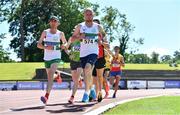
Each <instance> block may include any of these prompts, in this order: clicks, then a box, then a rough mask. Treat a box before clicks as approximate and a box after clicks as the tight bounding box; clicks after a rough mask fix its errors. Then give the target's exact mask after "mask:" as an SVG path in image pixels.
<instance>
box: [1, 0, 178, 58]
mask: <svg viewBox="0 0 180 115" xmlns="http://www.w3.org/2000/svg"><path fill="white" fill-rule="evenodd" d="M89 1H91V2H92V3H98V4H100V8H103V7H105V6H113V7H114V8H118V10H119V11H120V12H121V13H124V14H126V15H127V19H128V21H129V22H130V23H131V24H133V25H134V26H135V27H136V28H135V31H134V33H133V34H132V35H131V37H132V38H140V37H143V38H144V39H145V41H144V45H142V46H140V47H139V48H140V51H139V52H138V53H147V54H148V55H150V54H151V52H152V51H156V52H158V53H160V55H165V54H170V55H172V54H173V52H174V51H175V50H179V49H180V0H89ZM3 32H5V33H6V32H8V24H7V23H3V24H0V33H3ZM7 36H8V37H7V40H5V41H4V42H3V43H9V42H8V41H9V40H10V39H11V37H10V35H7ZM112 45H113V46H114V45H119V43H118V42H117V41H114V42H113V44H112ZM131 47H133V46H131ZM4 48H8V45H5V46H4ZM11 57H13V58H15V55H14V54H12V55H11Z"/></svg>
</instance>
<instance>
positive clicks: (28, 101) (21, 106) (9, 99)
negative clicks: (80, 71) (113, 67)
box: [0, 89, 180, 115]
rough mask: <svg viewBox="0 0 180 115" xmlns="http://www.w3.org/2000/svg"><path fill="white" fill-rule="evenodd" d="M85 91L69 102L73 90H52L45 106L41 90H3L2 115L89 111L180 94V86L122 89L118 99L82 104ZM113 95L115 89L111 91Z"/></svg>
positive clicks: (0, 111) (80, 112)
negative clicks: (133, 100) (141, 99)
mask: <svg viewBox="0 0 180 115" xmlns="http://www.w3.org/2000/svg"><path fill="white" fill-rule="evenodd" d="M83 92H84V91H83V90H78V92H77V95H76V97H75V103H74V104H68V103H67V100H68V99H69V97H70V95H71V91H70V90H53V91H52V92H51V96H50V97H49V101H48V104H47V106H46V107H45V106H43V104H42V103H41V102H40V100H39V98H40V96H41V95H43V94H44V91H42V90H26V91H25V90H23V91H0V115H53V114H61V115H62V114H63V115H71V114H73V115H74V114H78V115H79V114H86V113H88V112H92V111H94V110H97V109H98V108H100V107H102V106H104V105H107V104H110V103H114V102H120V101H124V100H128V99H134V98H138V97H146V96H156V95H180V90H179V89H148V90H119V91H118V94H117V98H116V99H112V98H111V96H112V95H110V96H109V98H108V99H104V100H103V101H102V102H101V103H97V102H89V103H82V102H81V98H82V94H83ZM110 93H111V94H112V91H110Z"/></svg>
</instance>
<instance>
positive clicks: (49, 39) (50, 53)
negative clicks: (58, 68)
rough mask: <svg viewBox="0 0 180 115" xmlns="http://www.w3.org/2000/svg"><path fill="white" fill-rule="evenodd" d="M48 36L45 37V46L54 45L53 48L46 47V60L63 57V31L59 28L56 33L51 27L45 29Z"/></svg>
mask: <svg viewBox="0 0 180 115" xmlns="http://www.w3.org/2000/svg"><path fill="white" fill-rule="evenodd" d="M44 31H45V33H46V37H45V38H44V46H53V50H47V49H44V60H45V61H49V60H53V59H61V51H60V39H61V31H59V30H57V32H56V33H55V34H52V33H51V32H50V29H47V30H44Z"/></svg>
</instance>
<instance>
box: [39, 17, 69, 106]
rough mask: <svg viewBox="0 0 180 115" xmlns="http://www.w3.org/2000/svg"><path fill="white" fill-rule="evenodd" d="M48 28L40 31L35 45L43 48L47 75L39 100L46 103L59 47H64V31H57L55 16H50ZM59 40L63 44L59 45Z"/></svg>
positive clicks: (58, 54)
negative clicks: (42, 94) (42, 93)
mask: <svg viewBox="0 0 180 115" xmlns="http://www.w3.org/2000/svg"><path fill="white" fill-rule="evenodd" d="M49 24H50V28H49V29H46V30H44V31H43V32H42V34H41V37H40V39H39V41H38V44H37V47H38V48H40V49H43V50H44V61H45V67H46V72H47V77H48V82H47V89H46V94H45V96H42V97H41V101H42V102H43V103H44V104H46V103H47V100H48V98H49V94H50V92H51V89H52V85H53V80H54V78H53V77H54V74H55V72H56V70H57V67H58V63H59V62H60V59H61V51H60V49H64V48H65V44H66V43H67V42H66V39H65V36H64V33H63V32H61V31H59V30H58V29H57V27H58V26H59V20H58V18H57V17H56V16H52V17H51V18H50V20H49ZM60 41H62V42H63V45H62V46H60Z"/></svg>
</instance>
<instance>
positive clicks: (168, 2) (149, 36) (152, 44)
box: [90, 0, 180, 55]
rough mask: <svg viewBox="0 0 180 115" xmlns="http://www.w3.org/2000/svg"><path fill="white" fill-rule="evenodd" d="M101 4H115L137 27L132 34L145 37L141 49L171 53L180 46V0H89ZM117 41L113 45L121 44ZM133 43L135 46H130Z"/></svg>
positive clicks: (136, 36) (142, 50) (141, 50)
mask: <svg viewBox="0 0 180 115" xmlns="http://www.w3.org/2000/svg"><path fill="white" fill-rule="evenodd" d="M90 1H92V2H93V3H98V4H100V7H102V8H103V7H105V6H113V7H114V8H118V10H119V11H120V12H121V13H124V14H126V15H127V19H128V20H129V21H130V23H131V24H133V25H134V26H135V27H136V28H135V31H134V33H133V34H132V37H133V38H140V37H143V38H145V41H144V45H142V46H140V51H139V53H143V52H144V53H147V54H151V52H152V51H156V52H158V53H160V54H161V55H164V54H170V55H172V54H173V52H174V51H175V50H178V49H180V0H90ZM118 44H119V43H118V42H117V41H115V42H114V43H113V45H118ZM131 47H132V46H131Z"/></svg>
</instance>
